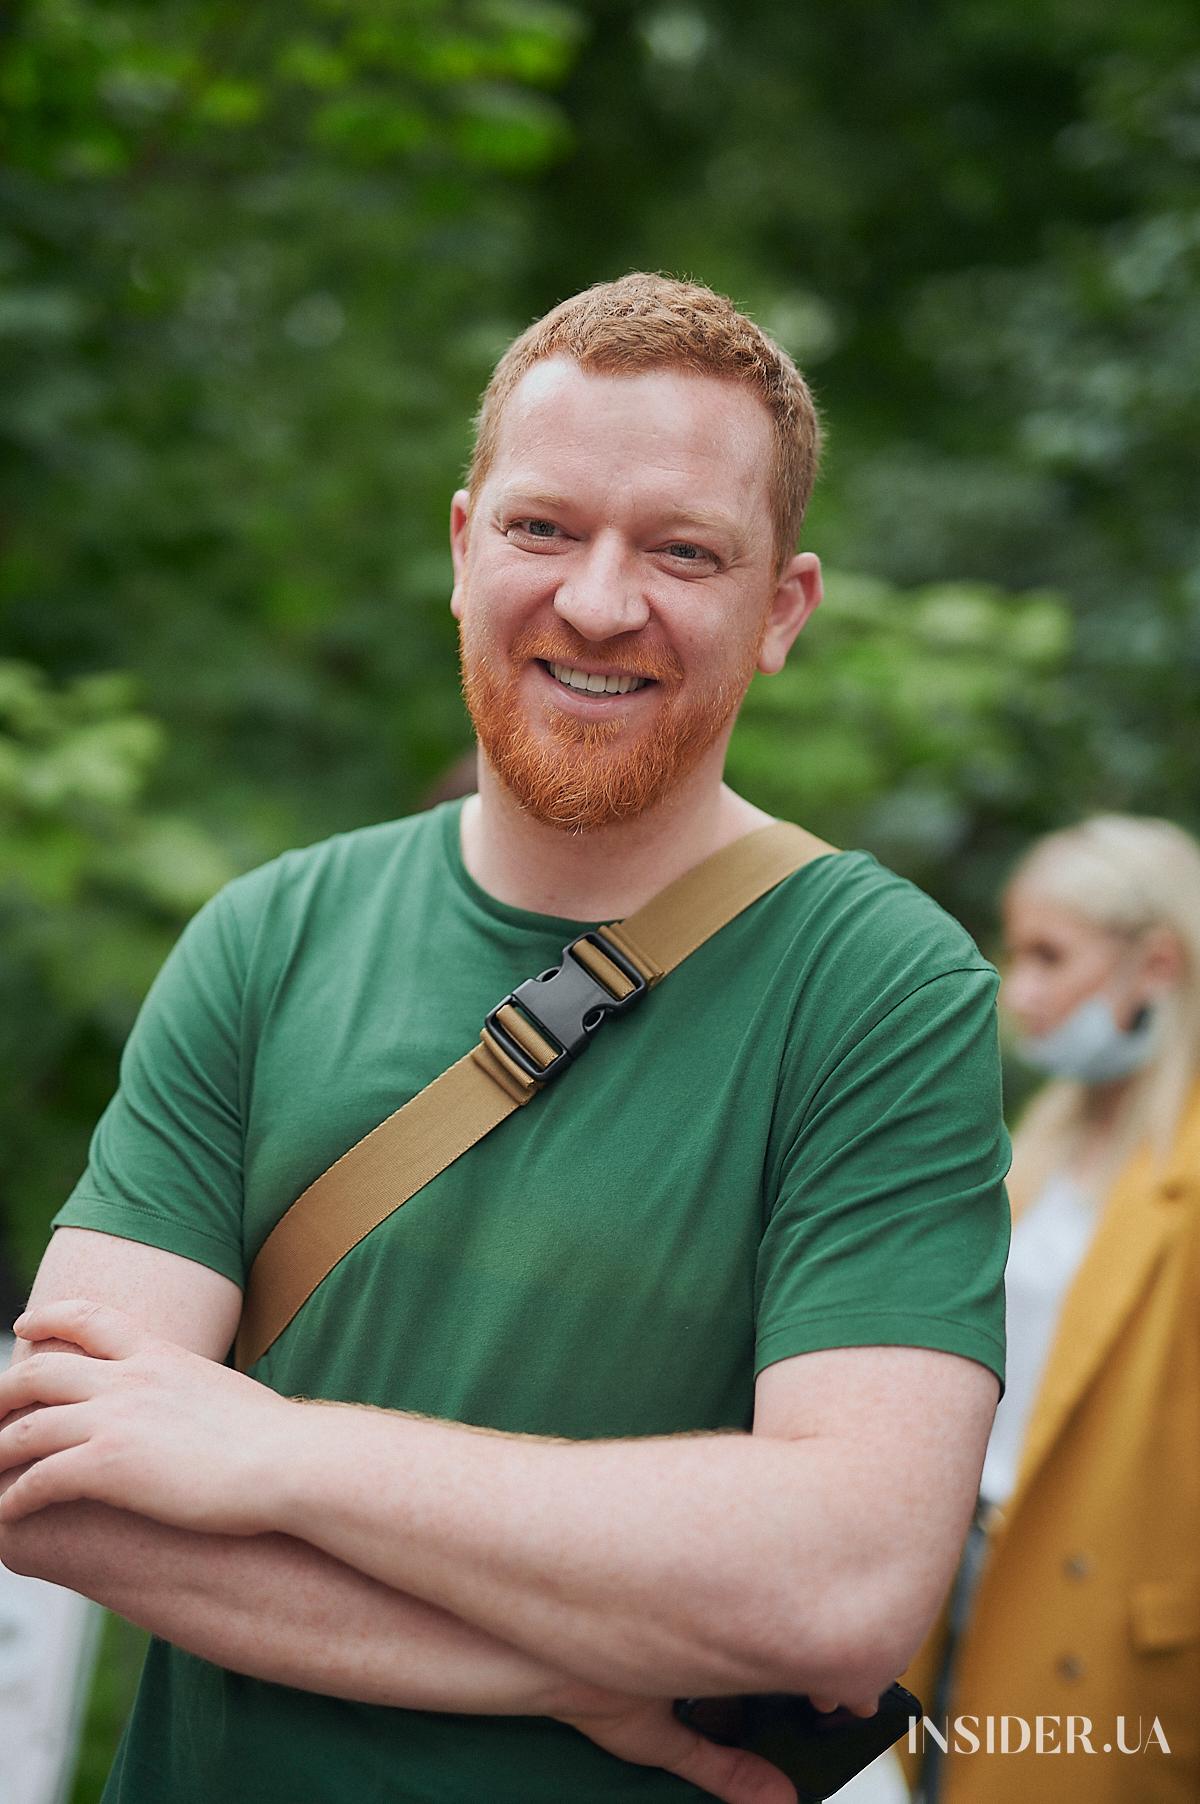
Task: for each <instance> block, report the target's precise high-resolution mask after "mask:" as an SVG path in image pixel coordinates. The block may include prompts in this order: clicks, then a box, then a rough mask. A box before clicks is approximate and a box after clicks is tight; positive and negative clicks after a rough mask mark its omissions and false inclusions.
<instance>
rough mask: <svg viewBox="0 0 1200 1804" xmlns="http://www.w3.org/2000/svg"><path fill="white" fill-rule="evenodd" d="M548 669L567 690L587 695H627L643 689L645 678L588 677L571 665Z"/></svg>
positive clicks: (583, 671)
mask: <svg viewBox="0 0 1200 1804" xmlns="http://www.w3.org/2000/svg"><path fill="white" fill-rule="evenodd" d="M550 669H551V670H552V671H553V673H554V675H555V676H556V677H557V678H558V680H559V682H560V683H565V684H566V685H567V687H568V688H569V689H585V690H586V691H587V692H588V694H589V695H628V694H629V693H630V691H631V690H634V689H644V688H645V686H646V683H647V682H648V680H649V679H648V678H647V677H635V676H599V675H593V676H589V675H588V673H587V671H586V670H576V669H575V668H574V666H573V665H571V664H551V666H550Z"/></svg>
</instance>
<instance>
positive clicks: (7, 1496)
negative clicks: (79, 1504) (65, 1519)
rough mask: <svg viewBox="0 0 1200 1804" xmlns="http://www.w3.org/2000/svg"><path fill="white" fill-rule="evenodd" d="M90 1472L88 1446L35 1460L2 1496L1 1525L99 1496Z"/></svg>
mask: <svg viewBox="0 0 1200 1804" xmlns="http://www.w3.org/2000/svg"><path fill="white" fill-rule="evenodd" d="M90 1470H91V1468H90V1466H89V1461H88V1446H87V1444H86V1443H84V1444H82V1445H80V1446H78V1447H68V1448H67V1450H66V1452H65V1453H52V1454H51V1455H50V1456H49V1458H47V1459H39V1460H35V1461H34V1463H33V1465H32V1466H30V1467H29V1469H28V1471H26V1472H24V1473H22V1475H21V1477H20V1478H18V1480H17V1482H16V1484H15V1485H13V1486H12V1487H11V1488H10V1489H9V1490H7V1491H6V1492H5V1493H4V1495H3V1497H0V1522H19V1521H20V1520H21V1519H22V1517H25V1516H31V1515H32V1514H33V1513H34V1511H35V1510H44V1509H45V1508H46V1506H47V1504H50V1503H74V1502H75V1501H76V1500H77V1499H78V1498H81V1497H96V1496H98V1493H97V1492H96V1491H95V1490H94V1489H93V1488H92V1481H90V1480H89V1471H90ZM100 1501H101V1502H102V1501H103V1499H100Z"/></svg>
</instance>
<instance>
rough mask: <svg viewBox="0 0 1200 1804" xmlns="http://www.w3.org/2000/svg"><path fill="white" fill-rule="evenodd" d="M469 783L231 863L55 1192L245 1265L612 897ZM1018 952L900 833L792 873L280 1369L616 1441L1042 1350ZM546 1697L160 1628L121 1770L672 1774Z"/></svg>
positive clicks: (499, 1795)
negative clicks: (841, 1353)
mask: <svg viewBox="0 0 1200 1804" xmlns="http://www.w3.org/2000/svg"><path fill="white" fill-rule="evenodd" d="M459 815H460V805H459V804H449V805H447V806H445V807H442V808H440V809H437V810H435V811H433V812H432V813H429V814H424V815H419V816H416V817H414V818H413V819H410V820H404V821H399V822H395V823H391V824H388V825H385V826H380V827H373V828H368V829H365V830H362V831H359V832H354V833H348V834H344V835H342V836H340V837H338V838H335V839H332V840H329V841H328V842H326V843H325V844H322V845H319V846H315V847H312V848H311V849H309V850H307V851H301V852H291V853H287V854H286V855H285V856H283V857H282V858H278V859H276V860H275V861H274V862H273V863H272V864H269V865H267V866H265V867H264V868H263V869H261V870H258V871H254V872H251V873H250V874H249V875H248V876H245V877H242V878H239V879H238V880H237V881H236V882H234V883H232V884H230V885H229V886H228V888H226V889H225V890H223V891H222V892H221V893H220V895H218V896H217V897H216V898H215V899H214V900H213V901H212V902H210V903H209V904H208V905H207V907H205V908H204V909H203V910H201V912H200V914H199V915H198V916H197V917H196V919H195V920H194V921H193V922H192V923H191V925H190V926H189V927H188V928H187V930H186V931H185V932H184V934H183V936H182V938H181V940H180V942H179V944H178V946H177V947H176V949H175V951H174V952H173V953H172V955H171V957H170V958H169V959H168V961H167V963H166V965H165V966H164V968H163V970H162V972H161V974H160V975H159V977H158V979H157V981H156V983H155V985H154V987H153V989H152V991H151V993H150V996H149V997H148V999H147V1001H146V1004H145V1006H144V1008H143V1010H142V1013H141V1015H140V1017H139V1019H138V1022H137V1025H136V1027H135V1029H134V1032H133V1034H132V1035H131V1038H130V1041H129V1044H128V1047H127V1048H126V1052H125V1056H124V1059H123V1062H122V1067H121V1084H120V1089H119V1091H118V1093H117V1095H116V1097H115V1098H114V1100H113V1102H112V1103H111V1104H110V1105H109V1108H108V1110H107V1111H106V1113H105V1114H104V1116H103V1118H102V1119H101V1121H100V1124H99V1126H98V1127H97V1130H96V1134H95V1137H94V1140H93V1144H92V1150H91V1157H90V1161H89V1164H88V1169H87V1172H86V1173H85V1175H84V1176H83V1178H82V1179H81V1180H80V1182H79V1184H78V1186H77V1188H76V1189H75V1191H74V1192H73V1194H72V1196H71V1197H70V1199H69V1200H68V1202H67V1203H66V1205H65V1206H64V1208H63V1209H62V1210H61V1211H60V1213H59V1214H58V1216H57V1217H56V1219H55V1225H56V1226H59V1225H63V1224H71V1225H73V1226H78V1227H86V1228H96V1229H102V1230H104V1231H106V1232H108V1233H112V1234H118V1235H122V1236H125V1237H126V1238H128V1239H131V1240H137V1241H142V1242H145V1243H147V1244H150V1245H153V1246H159V1247H164V1248H167V1249H168V1250H169V1251H171V1252H174V1253H180V1254H183V1255H184V1256H186V1257H187V1258H190V1259H194V1260H198V1261H199V1262H200V1263H201V1264H202V1265H206V1266H211V1267H212V1268H213V1269H214V1270H215V1271H219V1272H223V1273H225V1274H226V1276H227V1277H229V1278H232V1279H234V1280H235V1281H236V1282H238V1283H241V1282H242V1281H243V1280H244V1278H245V1274H246V1271H247V1270H248V1268H249V1265H250V1263H251V1261H252V1260H253V1258H254V1255H255V1253H256V1251H257V1249H258V1248H259V1246H260V1245H261V1244H262V1242H263V1240H264V1239H265V1238H266V1235H267V1233H268V1232H269V1230H270V1229H271V1227H272V1226H273V1224H274V1223H275V1221H276V1220H277V1219H278V1217H279V1216H280V1215H281V1213H282V1212H283V1211H284V1210H285V1209H286V1208H287V1206H288V1205H289V1204H290V1203H291V1202H292V1200H293V1199H294V1198H295V1197H296V1196H298V1195H299V1194H300V1192H301V1191H302V1190H304V1189H305V1188H306V1186H307V1185H308V1184H309V1183H311V1182H312V1180H313V1179H314V1178H316V1177H317V1176H318V1175H319V1174H320V1173H321V1172H322V1171H323V1170H325V1168H326V1167H327V1166H328V1165H329V1164H331V1163H332V1161H333V1160H334V1159H335V1158H336V1157H337V1156H338V1155H339V1154H340V1153H342V1152H343V1151H345V1149H346V1148H347V1147H348V1146H350V1145H351V1144H352V1143H353V1142H354V1141H355V1140H357V1139H359V1138H360V1137H361V1136H362V1135H363V1134H364V1133H366V1132H367V1131H368V1130H369V1129H370V1128H372V1127H374V1126H375V1124H376V1123H377V1122H378V1121H380V1120H381V1119H382V1118H383V1117H384V1116H385V1115H388V1114H390V1113H391V1111H392V1110H393V1109H395V1108H397V1107H398V1106H399V1105H400V1104H401V1103H402V1102H404V1101H405V1100H406V1099H407V1098H408V1097H410V1096H412V1095H414V1094H415V1093H416V1092H417V1091H418V1090H420V1089H422V1088H423V1087H424V1085H425V1084H427V1083H428V1082H429V1081H430V1080H431V1079H432V1078H434V1077H435V1076H436V1075H437V1074H438V1072H439V1071H441V1070H443V1069H444V1068H445V1067H446V1066H447V1065H449V1064H450V1063H452V1062H453V1061H454V1060H455V1059H456V1058H458V1057H460V1056H461V1054H462V1053H463V1052H464V1051H465V1050H466V1049H467V1048H468V1047H470V1046H471V1045H472V1044H474V1042H475V1040H476V1038H477V1036H478V1033H479V1028H480V1025H481V1022H482V1019H483V1016H484V1014H485V1013H486V1011H487V1010H488V1008H490V1007H491V1006H492V1005H493V1004H494V1003H495V1002H497V1001H498V1000H499V998H500V997H501V996H503V995H504V994H505V993H506V992H507V991H509V990H510V989H512V988H513V987H514V986H515V985H516V984H518V983H519V982H521V981H522V980H523V979H524V978H526V977H530V976H533V975H534V974H535V973H536V972H538V971H540V970H543V969H545V967H546V966H548V965H550V964H553V963H556V962H557V960H558V956H559V953H560V950H561V947H562V945H563V944H564V942H565V941H566V940H568V939H570V938H572V937H573V936H574V934H575V933H576V932H578V930H579V923H578V922H573V921H567V920H562V919H558V918H555V917H552V916H545V915H536V914H531V913H528V912H527V911H525V910H522V909H519V908H513V907H509V906H508V905H507V904H505V903H503V902H499V901H496V900H495V899H494V898H493V897H491V896H489V895H488V894H487V893H486V892H485V891H483V890H482V889H480V888H479V886H478V885H477V884H476V883H475V882H474V881H473V880H472V879H471V877H470V876H469V874H468V873H467V871H466V870H465V868H464V866H463V862H462V856H461V851H460V846H459V835H458V826H459ZM994 992H995V973H994V971H993V970H992V969H991V967H990V966H989V965H988V964H987V963H985V961H984V960H983V959H982V958H981V957H980V955H979V953H978V952H977V951H976V949H975V947H974V946H973V945H972V943H971V941H970V940H969V939H968V937H967V936H966V934H965V933H964V932H963V931H962V929H961V928H960V927H959V926H957V925H956V923H955V922H954V921H952V920H951V919H950V918H949V916H947V915H946V914H944V913H943V912H942V910H941V909H939V908H938V907H937V906H936V905H935V904H934V903H932V902H931V901H930V900H929V899H928V898H927V897H926V896H924V895H922V894H921V892H920V891H919V890H916V889H914V888H913V887H912V886H911V885H910V884H908V883H905V882H903V881H901V880H900V879H899V878H897V877H895V876H893V875H892V874H891V873H890V872H888V871H885V870H884V869H882V868H881V867H880V866H879V865H878V864H877V863H876V862H875V860H874V859H873V858H871V857H869V856H868V855H867V854H865V853H840V854H836V855H830V856H827V857H824V858H821V859H818V860H817V861H816V862H814V863H812V864H810V865H809V866H807V867H806V868H805V869H803V870H801V871H799V872H797V873H795V874H794V875H793V876H792V877H790V878H788V879H787V880H786V881H785V882H784V883H782V884H780V885H779V886H778V887H777V888H776V889H775V890H773V891H772V892H771V893H770V894H769V895H767V896H765V897H763V898H762V899H761V900H760V901H758V902H756V903H755V904H754V905H753V907H751V908H750V909H748V910H747V911H746V912H745V913H744V914H742V915H741V916H740V917H739V918H738V919H737V920H735V921H734V922H732V923H731V924H730V925H729V926H727V927H725V928H724V929H723V930H722V932H720V933H719V934H717V935H716V936H715V937H714V938H713V939H711V940H710V941H709V942H708V943H707V944H706V945H704V946H702V947H701V948H700V950H699V951H698V952H696V953H694V954H693V955H692V957H691V958H689V959H688V960H687V962H686V963H685V964H684V965H682V966H681V967H680V968H679V969H678V970H677V971H676V972H674V973H673V974H672V975H671V976H670V977H669V978H668V979H667V980H666V981H665V983H664V984H663V985H662V986H661V988H660V989H658V990H656V991H655V992H653V994H652V995H650V996H649V997H648V998H647V999H646V1000H645V1001H643V1002H642V1003H640V1004H639V1005H638V1006H637V1008H636V1009H634V1010H631V1011H630V1012H629V1014H627V1015H625V1016H622V1017H618V1018H616V1019H614V1020H611V1021H609V1022H608V1023H606V1024H605V1026H604V1027H603V1029H602V1030H601V1031H600V1033H599V1034H598V1035H597V1036H596V1038H595V1040H594V1042H593V1043H592V1045H591V1046H590V1048H589V1049H588V1051H587V1053H586V1056H585V1057H584V1058H583V1059H582V1060H581V1062H580V1064H579V1066H578V1068H576V1069H572V1070H570V1071H568V1072H567V1073H566V1074H565V1075H564V1076H563V1077H562V1078H560V1079H559V1080H558V1081H557V1082H556V1083H554V1084H553V1085H551V1086H550V1087H549V1088H548V1089H547V1091H546V1092H545V1093H544V1094H543V1095H542V1096H540V1097H538V1098H537V1099H536V1101H535V1102H534V1103H533V1104H532V1105H531V1106H529V1107H527V1108H524V1109H521V1110H518V1111H517V1112H516V1113H515V1114H514V1115H512V1116H510V1117H509V1118H508V1119H507V1120H506V1121H505V1122H503V1123H502V1124H501V1126H500V1127H499V1128H497V1129H496V1130H495V1131H494V1132H493V1133H492V1134H490V1135H489V1136H488V1137H487V1138H485V1139H484V1140H482V1141H481V1142H480V1143H479V1144H478V1145H476V1146H475V1147H473V1148H472V1149H471V1151H469V1152H468V1153H466V1154H465V1155H464V1156H463V1157H462V1158H461V1159H459V1160H458V1161H457V1163H455V1164H454V1165H452V1166H451V1167H450V1168H449V1169H448V1170H447V1171H445V1172H443V1173H442V1174H441V1175H440V1176H439V1177H438V1178H436V1179H434V1181H433V1182H432V1183H430V1184H428V1185H426V1187H425V1188H424V1189H423V1190H422V1191H420V1192H419V1193H418V1194H417V1195H416V1196H415V1197H413V1199H412V1200H411V1201H410V1202H409V1203H407V1204H406V1205H405V1206H404V1208H402V1209H400V1210H398V1211H397V1212H396V1213H395V1214H394V1215H393V1216H392V1217H391V1218H390V1219H389V1220H387V1221H385V1222H384V1223H382V1224H381V1225H380V1226H379V1227H377V1228H376V1229H375V1230H374V1231H373V1233H371V1234H370V1235H369V1236H368V1237H367V1239H366V1240H364V1241H362V1242H361V1243H360V1244H359V1245H358V1246H357V1247H356V1248H355V1249H354V1250H353V1251H352V1252H351V1253H349V1254H347V1256H346V1257H345V1258H344V1259H343V1260H342V1262H341V1263H340V1264H339V1265H338V1266H337V1268H336V1269H335V1270H334V1271H333V1272H332V1273H331V1275H330V1276H329V1277H328V1278H327V1279H326V1280H325V1282H324V1283H323V1284H322V1285H321V1286H320V1288H319V1289H318V1290H317V1291H316V1293H315V1294H314V1295H313V1297H312V1298H311V1299H310V1300H309V1301H308V1303H306V1304H305V1306H304V1308H303V1309H302V1310H301V1312H300V1313H299V1315H298V1316H297V1317H296V1318H295V1320H294V1321H293V1322H292V1323H291V1325H290V1326H289V1327H288V1328H287V1329H286V1330H285V1331H284V1333H283V1334H282V1336H281V1337H280V1338H279V1340H277V1341H276V1343H275V1345H274V1346H273V1347H272V1348H270V1350H269V1351H268V1352H267V1353H266V1355H265V1356H264V1357H263V1359H262V1360H260V1361H259V1363H258V1365H257V1366H256V1367H255V1368H254V1370H255V1375H256V1376H257V1377H259V1378H261V1379H262V1380H263V1381H264V1382H265V1383H267V1384H270V1385H272V1386H273V1387H274V1388H275V1389H277V1390H279V1391H280V1392H282V1393H284V1394H287V1395H304V1396H309V1397H329V1398H339V1399H343V1400H347V1401H358V1402H365V1403H373V1404H378V1405H382V1406H386V1407H392V1408H400V1409H407V1410H416V1411H420V1412H423V1413H425V1414H428V1415H432V1416H438V1417H443V1418H446V1419H450V1420H454V1421H461V1422H472V1423H480V1424H487V1425H489V1426H491V1427H495V1428H499V1429H504V1430H516V1431H522V1432H526V1433H535V1434H549V1435H559V1436H566V1437H570V1438H580V1439H586V1438H590V1437H595V1436H605V1437H612V1436H637V1435H656V1434H669V1433H673V1432H678V1431H682V1430H695V1429H716V1428H739V1429H746V1428H748V1427H749V1426H750V1423H751V1418H752V1410H753V1400H754V1379H755V1375H756V1373H757V1372H759V1371H760V1370H762V1368H763V1367H764V1366H768V1365H770V1364H772V1362H774V1361H776V1360H779V1359H786V1358H788V1357H789V1356H790V1355H792V1354H797V1353H806V1352H811V1351H813V1350H815V1349H818V1348H823V1347H841V1346H857V1345H875V1344H881V1343H887V1344H902V1345H909V1346H921V1347H934V1348H940V1349H942V1350H944V1351H947V1352H951V1353H958V1354H962V1355H965V1356H966V1357H968V1358H970V1359H975V1360H979V1361H981V1362H982V1363H983V1364H985V1365H987V1366H989V1367H990V1368H991V1369H992V1370H993V1371H994V1372H996V1373H997V1374H998V1375H1001V1376H1002V1374H1003V1323H1004V1313H1003V1292H1002V1274H1003V1268H1004V1260H1005V1255H1006V1251H1007V1241H1008V1227H1007V1221H1008V1217H1007V1208H1006V1204H1005V1200H1004V1194H1003V1177H1004V1173H1005V1170H1006V1168H1007V1160H1008V1142H1007V1138H1006V1136H1005V1133H1004V1129H1003V1126H1002V1122H1001V1112H1000V1086H999V1061H998V1056H997V1047H996V1034H995V1020H994ZM703 1795H704V1794H702V1793H700V1792H699V1791H698V1790H697V1789H696V1787H694V1786H692V1785H689V1784H687V1783H685V1782H683V1781H682V1780H678V1779H675V1778H672V1777H669V1776H668V1775H666V1774H664V1773H662V1772H660V1771H658V1770H656V1769H649V1768H641V1767H635V1766H631V1765H627V1764H626V1763H624V1762H622V1761H619V1760H617V1759H616V1758H614V1757H613V1756H611V1755H609V1754H606V1753H604V1752H602V1751H601V1750H600V1749H598V1748H596V1747H595V1746H594V1745H593V1744H592V1743H590V1742H589V1741H587V1740H586V1739H585V1738H584V1737H583V1736H581V1735H578V1734H577V1733H575V1732H574V1731H573V1730H571V1729H568V1728H566V1727H564V1726H563V1725H561V1724H558V1723H555V1722H552V1721H550V1720H548V1719H546V1718H540V1717H511V1718H504V1717H471V1716H458V1715H438V1714H433V1713H427V1712H420V1711H409V1710H399V1709H389V1708H385V1707H382V1706H378V1705H366V1704H355V1703H348V1702H345V1701H342V1700H338V1699H333V1698H326V1697H322V1696H318V1695H316V1694H313V1693H308V1692H301V1691H297V1690H293V1689H291V1688H289V1687H286V1686H279V1685H270V1684H266V1683H264V1682H261V1681H258V1680H254V1679H248V1678H244V1677H242V1676H240V1675H237V1674H233V1673H229V1672H226V1671H225V1670H223V1669H222V1668H219V1667H217V1666H214V1665H212V1664H211V1663H209V1662H207V1661H204V1660H200V1659H197V1658H195V1657H194V1656H192V1655H189V1654H186V1653H183V1652H182V1651H180V1650H179V1649H177V1648H174V1647H171V1646H169V1645H168V1644H166V1643H164V1642H162V1641H159V1640H154V1641H152V1643H151V1646H150V1650H149V1653H148V1656H147V1661H146V1666H145V1670H144V1673H143V1676H142V1682H141V1687H140V1690H139V1693H138V1697H137V1702H136V1704H135V1707H134V1711H133V1715H132V1717H131V1720H130V1723H129V1725H128V1727H127V1729H126V1733H125V1737H124V1740H123V1742H122V1745H121V1749H120V1751H119V1754H118V1757H117V1761H116V1764H115V1767H114V1770H113V1774H112V1776H111V1778H110V1781H109V1785H108V1789H107V1790H106V1792H105V1800H106V1804H163V1800H165V1799H170V1800H171V1804H217V1801H218V1800H220V1804H238V1801H239V1800H243V1799H244V1800H246V1801H247V1804H249V1801H250V1800H253V1801H254V1804H351V1801H352V1804H385V1801H387V1804H391V1801H392V1800H397V1801H400V1800H403V1801H404V1804H409V1801H414V1804H415V1801H418V1800H419V1801H420V1804H435V1801H436V1804H448V1801H453V1804H474V1801H476V1800H486V1804H562V1801H563V1800H564V1799H568V1798H569V1799H572V1800H579V1801H580V1804H608V1801H609V1800H612V1801H613V1804H615V1801H616V1800H628V1799H638V1798H641V1799H654V1800H660V1801H661V1804H671V1801H672V1800H684V1799H694V1798H698V1797H701V1796H703Z"/></svg>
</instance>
